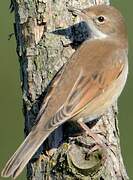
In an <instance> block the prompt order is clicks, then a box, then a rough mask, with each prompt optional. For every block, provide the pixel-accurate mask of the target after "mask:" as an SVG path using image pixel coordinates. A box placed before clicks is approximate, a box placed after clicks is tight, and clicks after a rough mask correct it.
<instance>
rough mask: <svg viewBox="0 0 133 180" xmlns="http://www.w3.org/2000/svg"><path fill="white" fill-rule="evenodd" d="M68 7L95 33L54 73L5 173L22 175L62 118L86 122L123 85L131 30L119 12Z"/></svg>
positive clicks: (110, 8)
mask: <svg viewBox="0 0 133 180" xmlns="http://www.w3.org/2000/svg"><path fill="white" fill-rule="evenodd" d="M69 10H70V11H72V12H73V13H75V14H76V15H77V16H80V17H81V19H83V21H85V22H86V24H87V26H88V27H89V29H90V30H91V38H90V39H86V40H85V41H84V42H83V43H82V44H81V45H80V47H79V48H78V49H77V50H76V51H75V52H74V53H73V54H72V56H71V57H70V59H69V60H68V62H67V63H66V64H65V65H64V66H63V67H62V69H61V70H60V71H59V72H58V73H57V74H56V76H55V77H54V79H53V81H52V83H51V85H50V87H49V90H48V91H47V94H46V96H45V97H44V101H43V103H42V106H41V108H40V111H39V113H38V116H37V120H38V123H37V124H36V126H34V127H33V128H32V130H31V132H30V133H29V135H28V136H27V137H26V139H25V140H24V142H23V143H22V144H21V145H20V147H19V148H18V149H17V151H16V152H15V153H14V154H13V156H12V157H11V158H10V160H9V161H8V162H7V164H6V165H5V167H4V169H3V171H2V173H1V176H3V177H10V176H11V177H13V178H14V179H15V178H16V177H18V175H19V174H20V173H21V172H22V170H23V169H24V167H25V166H26V165H27V163H28V161H29V160H30V159H31V158H32V156H33V155H34V154H35V152H36V151H37V150H38V148H39V147H40V146H41V144H42V143H43V142H44V141H45V140H46V138H47V137H48V136H49V135H50V134H51V133H52V132H53V131H54V130H55V129H56V128H58V127H59V126H60V125H61V124H63V123H65V122H66V121H75V123H79V124H80V125H81V127H82V126H83V127H84V125H85V123H86V120H87V121H88V122H89V121H91V120H93V119H95V118H98V117H101V116H102V115H103V114H104V113H105V112H106V110H107V109H108V108H109V107H111V105H113V103H114V102H115V101H117V99H118V97H119V96H120V94H121V92H122V90H123V88H124V86H125V83H126V80H127V75H128V35H127V28H126V25H125V20H124V17H123V16H122V14H121V12H120V11H119V10H118V9H116V8H115V7H113V6H109V5H94V6H91V7H88V8H85V9H78V8H74V7H73V8H72V7H70V8H69ZM90 130H91V129H90ZM88 132H89V129H88ZM90 134H91V133H90Z"/></svg>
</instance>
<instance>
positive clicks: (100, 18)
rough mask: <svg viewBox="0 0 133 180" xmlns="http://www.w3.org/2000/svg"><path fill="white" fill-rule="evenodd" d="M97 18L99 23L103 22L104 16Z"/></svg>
mask: <svg viewBox="0 0 133 180" xmlns="http://www.w3.org/2000/svg"><path fill="white" fill-rule="evenodd" d="M97 19H98V21H99V22H100V23H102V22H104V20H105V18H104V16H99V17H98V18H97Z"/></svg>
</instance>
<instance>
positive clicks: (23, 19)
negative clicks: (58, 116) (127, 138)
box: [11, 0, 128, 180]
mask: <svg viewBox="0 0 133 180" xmlns="http://www.w3.org/2000/svg"><path fill="white" fill-rule="evenodd" d="M103 3H105V4H108V5H109V1H108V0H33V1H29V0H12V6H11V8H12V10H14V11H15V25H14V27H15V35H16V41H17V53H18V56H19V62H20V72H21V73H20V77H21V86H22V93H23V112H24V116H25V130H24V132H25V135H27V134H28V133H29V132H30V130H31V128H32V126H33V125H34V124H35V123H36V122H35V119H36V116H37V114H38V111H39V109H40V106H41V103H42V101H43V98H44V96H45V93H46V88H47V86H48V84H49V82H50V81H51V80H52V78H53V77H54V75H55V74H56V72H57V71H58V70H59V69H60V68H61V67H62V65H63V64H64V63H66V62H67V61H68V60H69V58H70V57H71V55H72V53H73V52H74V51H75V50H76V49H77V48H78V46H79V45H80V44H81V43H82V42H83V41H84V40H85V39H86V38H87V37H88V36H89V34H88V32H87V29H86V26H85V24H84V23H83V22H82V23H81V22H80V19H79V17H76V16H74V15H73V14H72V13H71V12H69V11H68V8H67V7H68V6H74V7H78V8H86V7H88V6H91V5H94V4H103ZM79 22H80V23H79ZM117 123H118V121H117V103H116V105H114V106H112V107H111V108H110V109H109V110H108V111H107V112H106V113H105V114H104V115H103V116H102V117H101V118H100V119H98V120H95V121H93V122H92V123H90V124H88V126H89V127H90V128H91V129H92V131H93V132H94V133H97V134H98V135H99V136H100V138H101V139H102V141H103V142H104V143H106V145H107V148H106V152H105V150H104V149H103V148H102V147H100V146H98V145H96V144H95V142H94V140H93V139H92V138H91V137H88V136H87V135H85V134H84V133H81V132H80V130H79V128H78V127H77V126H76V125H75V124H72V123H65V124H64V125H62V126H61V127H59V128H58V129H57V130H56V131H54V132H53V133H52V134H51V135H50V137H49V138H48V139H47V140H46V141H45V143H44V144H43V146H41V147H40V148H39V150H38V152H37V153H36V154H35V155H34V157H33V158H32V160H31V161H30V162H29V164H28V166H27V179H28V180H44V179H54V180H59V179H71V180H73V179H83V180H90V179H97V180H104V179H105V180H123V179H124V180H127V179H128V176H127V174H126V170H125V167H124V164H123V159H122V155H121V149H120V141H119V130H118V126H117Z"/></svg>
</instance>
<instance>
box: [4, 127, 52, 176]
mask: <svg viewBox="0 0 133 180" xmlns="http://www.w3.org/2000/svg"><path fill="white" fill-rule="evenodd" d="M50 133H51V132H50V131H43V132H42V131H41V132H40V131H39V130H38V128H37V127H36V128H35V129H34V130H32V131H31V133H30V134H29V135H28V136H27V138H26V139H25V141H24V142H23V143H22V144H21V146H20V147H19V148H18V150H17V151H16V152H15V153H14V155H13V156H12V157H11V159H10V160H9V161H8V162H7V164H6V165H5V167H4V169H3V171H2V173H1V176H3V177H9V176H12V177H13V178H14V179H15V178H16V177H17V176H18V175H19V174H20V173H21V172H22V170H23V169H24V167H25V166H26V164H27V163H28V161H29V160H30V159H31V157H32V156H33V155H34V153H35V152H36V151H37V149H38V148H39V147H40V145H41V144H42V143H43V141H44V140H45V139H46V138H47V137H48V135H49V134H50Z"/></svg>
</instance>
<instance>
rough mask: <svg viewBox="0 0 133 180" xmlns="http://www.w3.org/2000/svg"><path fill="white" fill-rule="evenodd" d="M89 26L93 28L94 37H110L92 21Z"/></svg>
mask: <svg viewBox="0 0 133 180" xmlns="http://www.w3.org/2000/svg"><path fill="white" fill-rule="evenodd" d="M89 28H90V30H91V36H92V38H93V39H104V38H107V37H108V35H107V34H105V33H103V32H101V31H100V30H98V29H97V28H96V26H95V25H94V24H93V23H92V22H89Z"/></svg>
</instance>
